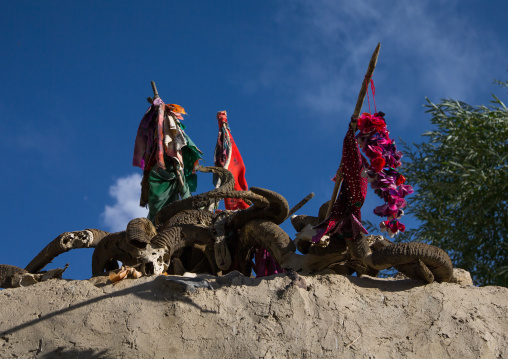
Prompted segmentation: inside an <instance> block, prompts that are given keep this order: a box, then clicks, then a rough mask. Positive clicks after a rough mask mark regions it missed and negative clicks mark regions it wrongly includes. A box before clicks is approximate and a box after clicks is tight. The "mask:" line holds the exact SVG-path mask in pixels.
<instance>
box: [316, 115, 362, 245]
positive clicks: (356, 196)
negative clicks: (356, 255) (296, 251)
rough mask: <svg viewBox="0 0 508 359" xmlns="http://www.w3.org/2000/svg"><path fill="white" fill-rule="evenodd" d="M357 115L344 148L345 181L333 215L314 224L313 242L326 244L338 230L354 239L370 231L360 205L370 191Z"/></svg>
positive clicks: (343, 170) (343, 166)
mask: <svg viewBox="0 0 508 359" xmlns="http://www.w3.org/2000/svg"><path fill="white" fill-rule="evenodd" d="M354 125H356V118H354V117H352V119H351V123H350V124H349V129H348V132H347V133H346V137H345V138H344V143H343V148H342V168H341V170H342V174H343V182H342V186H341V189H340V192H339V195H338V197H337V200H336V201H335V203H334V204H333V207H332V211H331V213H330V216H329V217H328V218H326V219H325V220H324V221H323V222H322V223H320V224H318V225H317V226H315V227H314V228H313V229H314V233H313V236H312V242H313V243H315V244H317V245H326V244H327V243H328V240H327V239H328V238H329V237H330V236H331V235H333V234H339V235H342V236H344V237H345V238H348V239H351V240H353V239H355V238H356V237H357V236H358V235H359V234H360V233H364V234H368V232H367V230H366V229H365V228H364V227H363V225H362V214H361V208H362V206H363V203H364V201H365V197H366V195H367V183H368V181H367V179H366V178H363V177H362V176H361V173H362V170H363V167H364V165H365V164H366V163H367V160H366V159H365V157H363V155H362V154H361V153H360V149H359V147H358V143H357V140H356V137H355V132H356V131H355V129H354V128H355V127H356V126H354Z"/></svg>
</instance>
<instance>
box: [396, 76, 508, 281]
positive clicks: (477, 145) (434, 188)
mask: <svg viewBox="0 0 508 359" xmlns="http://www.w3.org/2000/svg"><path fill="white" fill-rule="evenodd" d="M498 83H499V84H500V85H502V86H506V85H507V84H506V83H503V82H498ZM493 97H494V100H493V101H491V103H492V104H491V105H490V106H489V107H486V106H476V107H473V106H470V105H468V104H466V103H464V102H460V101H454V100H442V102H441V103H439V104H434V103H432V102H431V101H429V100H428V99H427V101H428V104H427V105H426V107H427V108H428V110H427V112H428V113H430V114H431V115H432V119H431V123H432V124H433V125H434V126H435V130H433V131H430V132H426V133H424V134H423V135H422V136H424V137H426V138H427V139H428V141H426V142H423V143H420V144H414V148H413V147H409V146H407V145H406V146H405V148H406V150H405V151H404V152H405V154H406V155H407V157H408V158H409V161H408V162H406V166H405V169H404V175H405V176H406V177H407V178H408V183H411V184H413V185H414V187H415V189H416V191H415V194H414V195H413V196H412V197H411V198H409V199H408V204H409V205H408V213H410V214H412V215H413V216H414V217H416V218H417V219H418V220H420V221H421V223H422V224H421V226H420V228H418V229H414V230H411V231H408V232H406V233H404V234H403V235H402V236H400V237H399V240H401V239H402V240H408V239H413V240H419V241H424V242H427V243H431V244H433V245H436V246H438V247H440V248H442V249H444V250H446V251H447V252H448V254H450V257H451V258H452V261H453V262H454V265H455V266H457V267H460V268H464V269H466V270H468V271H469V272H471V275H472V276H473V280H474V281H475V283H476V284H480V285H494V284H495V285H503V286H508V241H507V235H508V213H507V212H508V211H507V199H508V161H507V160H508V109H507V108H506V106H505V105H504V104H503V103H502V102H501V101H500V100H499V99H498V98H497V97H496V96H494V95H493Z"/></svg>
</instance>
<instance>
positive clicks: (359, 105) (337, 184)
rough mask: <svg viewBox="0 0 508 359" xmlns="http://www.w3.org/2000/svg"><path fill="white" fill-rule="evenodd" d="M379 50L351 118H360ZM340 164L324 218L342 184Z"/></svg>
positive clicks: (377, 49)
mask: <svg viewBox="0 0 508 359" xmlns="http://www.w3.org/2000/svg"><path fill="white" fill-rule="evenodd" d="M380 49H381V43H378V44H377V46H376V49H375V50H374V53H373V54H372V57H371V59H370V62H369V67H368V68H367V73H366V74H365V78H364V79H363V81H362V87H361V88H360V94H359V95H358V100H357V101H356V107H355V111H354V112H353V116H354V117H355V118H358V116H360V112H361V111H362V106H363V101H364V100H365V95H366V94H367V88H368V85H369V83H370V79H371V78H372V74H373V73H374V69H375V68H376V64H377V58H378V56H379V50H380ZM351 126H353V130H355V131H356V124H355V123H353V124H351ZM342 178H343V176H342V162H341V164H340V166H339V169H338V170H337V175H336V177H335V186H334V188H333V193H332V199H331V201H330V204H329V206H328V210H327V211H326V218H328V217H329V216H330V213H331V212H332V207H333V204H334V203H335V200H336V199H337V193H339V188H340V185H341V184H342Z"/></svg>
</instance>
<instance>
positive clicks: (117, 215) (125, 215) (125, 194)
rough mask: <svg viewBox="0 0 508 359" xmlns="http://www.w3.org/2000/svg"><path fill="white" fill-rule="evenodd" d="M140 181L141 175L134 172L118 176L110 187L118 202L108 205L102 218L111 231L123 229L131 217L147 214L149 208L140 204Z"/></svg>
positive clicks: (112, 195)
mask: <svg viewBox="0 0 508 359" xmlns="http://www.w3.org/2000/svg"><path fill="white" fill-rule="evenodd" d="M140 183H141V175H139V174H138V173H134V174H132V175H130V176H126V177H122V178H118V179H117V180H116V182H115V184H113V185H112V186H111V187H110V188H109V195H110V196H111V197H113V198H114V199H115V202H116V203H115V204H114V205H113V206H108V205H106V207H105V209H104V212H103V213H102V218H103V220H104V223H105V225H106V226H107V227H108V228H109V230H110V231H112V232H118V231H123V230H125V228H126V227H127V223H129V221H130V220H131V219H134V218H139V217H146V216H147V214H148V210H147V209H146V208H143V207H140V206H139V196H140V193H141V186H140Z"/></svg>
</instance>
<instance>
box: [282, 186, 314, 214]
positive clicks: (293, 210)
mask: <svg viewBox="0 0 508 359" xmlns="http://www.w3.org/2000/svg"><path fill="white" fill-rule="evenodd" d="M312 198H314V192H311V193H309V194H308V195H307V197H305V198H304V199H302V200H301V201H300V202H298V203H297V204H296V206H294V207H293V208H291V210H290V211H289V212H288V215H287V217H286V219H288V218H289V217H291V216H292V215H293V213H295V212H296V211H298V210H299V209H300V208H302V207H303V206H305V205H306V204H307V202H309V201H310V200H311V199H312Z"/></svg>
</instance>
